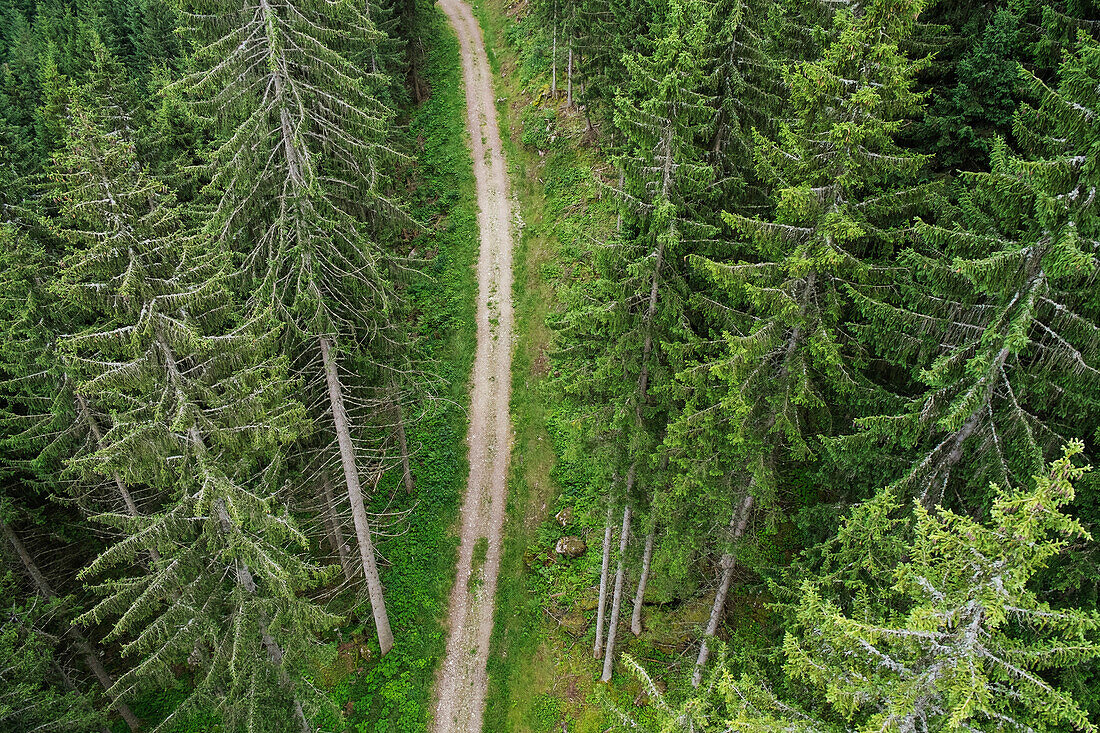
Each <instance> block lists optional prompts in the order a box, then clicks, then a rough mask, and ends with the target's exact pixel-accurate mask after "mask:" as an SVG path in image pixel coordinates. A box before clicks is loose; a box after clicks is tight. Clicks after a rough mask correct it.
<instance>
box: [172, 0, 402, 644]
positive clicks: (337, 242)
mask: <svg viewBox="0 0 1100 733" xmlns="http://www.w3.org/2000/svg"><path fill="white" fill-rule="evenodd" d="M371 7H374V6H371V5H369V4H368V6H364V5H363V4H362V3H358V2H341V3H338V4H336V5H332V4H329V3H323V2H316V1H315V0H302V1H301V2H296V1H291V0H263V2H261V3H260V5H259V6H255V7H254V6H253V5H252V4H251V3H244V4H243V5H241V4H235V3H233V2H230V1H228V0H220V1H218V2H205V1H203V2H194V3H190V4H188V5H187V6H186V8H185V11H184V15H183V23H184V25H185V27H186V28H187V31H188V33H189V35H190V37H191V38H192V40H193V42H194V43H195V44H196V46H197V49H196V52H195V56H194V58H195V65H194V71H193V72H192V73H190V74H189V75H188V76H186V77H185V78H184V79H182V80H181V81H180V82H178V86H179V87H180V88H182V89H183V90H185V92H186V93H187V94H188V95H189V96H190V98H191V100H192V101H193V102H194V104H195V105H196V108H197V109H198V110H199V111H200V112H202V113H204V114H206V115H209V116H210V117H211V118H212V119H213V120H214V123H215V129H216V130H217V131H218V132H219V133H220V139H219V144H218V147H217V148H216V149H215V150H214V152H213V154H212V158H211V166H210V170H211V175H212V180H211V184H210V190H211V191H212V192H213V193H214V194H215V195H216V196H217V197H218V202H217V205H216V207H215V210H214V212H213V215H212V216H211V218H210V223H209V226H208V236H209V237H210V241H211V242H213V243H216V244H218V245H220V246H223V247H225V248H234V249H236V250H237V251H238V252H240V254H241V256H242V258H243V262H244V265H245V271H246V277H245V279H244V280H243V282H242V288H241V289H242V291H243V293H242V294H243V296H244V297H245V299H246V300H247V302H248V303H249V307H250V308H251V309H253V311H254V312H257V313H262V312H270V313H271V314H273V316H274V318H275V319H277V321H278V322H279V323H281V324H283V326H284V327H285V328H284V336H283V338H284V341H283V342H282V345H281V348H282V349H283V350H284V351H285V352H286V353H288V354H289V355H290V356H291V359H292V363H293V365H294V369H295V371H296V372H297V373H298V374H299V375H301V376H302V378H303V383H304V388H305V392H306V399H305V402H306V404H307V405H309V406H310V407H312V408H314V416H315V417H316V418H317V419H316V420H314V426H315V427H317V428H319V429H324V430H325V431H326V433H327V435H328V436H329V441H328V443H327V445H329V446H331V445H332V444H333V443H335V444H336V446H337V448H336V451H335V453H336V455H338V457H339V466H340V471H341V472H342V474H343V478H344V484H345V487H346V491H347V493H348V498H349V502H350V504H351V508H352V517H353V522H354V525H355V530H356V538H357V540H358V544H359V550H360V557H361V559H362V568H363V573H364V575H365V577H366V581H367V587H368V592H369V596H370V603H371V609H372V613H373V615H374V620H375V627H376V632H377V635H378V641H379V645H380V647H381V650H382V653H386V652H388V651H389V650H390V648H391V647H392V645H393V633H392V631H391V629H390V624H389V617H388V614H387V612H386V606H385V599H384V597H383V594H382V583H381V578H380V576H379V573H378V569H377V563H376V559H375V548H374V543H373V539H372V534H371V527H370V518H369V516H368V513H367V508H366V501H365V499H364V495H363V488H362V483H363V482H362V480H361V479H362V477H363V476H364V475H366V476H368V477H369V476H372V475H373V476H374V477H375V478H377V475H378V474H379V473H380V471H381V466H380V465H377V464H376V465H364V464H365V461H364V458H365V456H364V455H361V454H360V451H359V450H358V449H357V448H356V445H355V437H356V436H355V435H354V433H355V432H356V430H357V426H356V424H355V422H354V420H353V417H354V416H349V410H348V408H347V404H346V403H347V402H348V401H349V400H348V397H347V393H348V391H349V390H350V389H353V388H354V387H355V386H356V385H355V384H353V383H352V382H353V380H351V379H349V375H354V372H352V371H351V370H352V368H353V365H355V366H359V364H360V363H361V362H359V361H356V359H357V358H358V357H363V360H362V361H363V362H366V364H367V370H368V371H369V372H370V373H369V374H362V375H356V376H358V377H359V379H358V380H356V381H360V382H361V383H365V384H367V385H369V386H371V387H373V388H375V389H381V390H385V389H389V388H390V387H392V381H393V377H394V375H395V372H394V371H393V370H392V368H391V367H392V364H391V363H390V362H389V360H388V358H387V356H388V355H390V354H392V353H393V352H394V351H399V350H400V347H401V345H402V342H401V338H400V336H401V334H402V331H401V329H400V320H401V319H402V318H403V314H404V312H405V310H406V307H405V305H404V303H403V299H402V296H401V294H400V291H399V290H397V289H396V288H395V287H394V285H393V279H394V278H395V276H397V275H403V274H404V272H405V271H406V270H407V267H405V266H404V264H403V263H402V262H401V260H400V258H399V257H397V256H395V253H393V252H392V250H390V249H388V248H387V247H385V246H384V245H383V242H382V241H381V238H384V237H386V236H388V235H390V234H391V233H392V232H393V225H394V224H395V223H397V224H404V223H406V222H407V221H408V218H407V216H406V215H405V214H404V212H403V210H402V209H401V207H400V205H399V204H398V203H397V202H396V201H394V200H392V199H391V198H390V196H389V195H388V193H387V181H388V179H389V177H388V175H387V173H386V170H387V168H388V167H389V166H392V165H393V164H394V163H395V162H396V161H398V160H401V157H400V156H399V155H398V154H397V153H396V152H395V151H394V150H393V149H392V148H391V147H390V144H389V121H390V118H391V116H392V113H391V112H390V111H389V110H388V109H387V108H386V107H385V106H384V105H383V104H382V103H381V102H380V101H379V99H378V97H377V95H378V94H379V90H380V89H381V88H383V87H385V85H386V83H387V82H386V79H385V77H384V75H383V74H382V71H383V70H382V69H381V68H379V69H378V72H377V73H375V71H374V66H373V64H372V66H371V67H370V70H369V71H368V72H366V73H365V74H364V72H363V71H361V70H360V69H359V68H357V67H356V65H354V64H353V63H352V62H351V59H353V58H354V59H360V60H361V59H364V58H367V59H370V58H377V54H379V53H380V52H381V51H380V48H381V46H382V45H384V40H385V39H384V34H383V33H382V32H381V31H379V30H378V29H377V28H376V26H375V25H374V24H373V23H372V21H371V18H370V15H369V13H370V8H371ZM357 371H363V370H362V369H359V370H357Z"/></svg>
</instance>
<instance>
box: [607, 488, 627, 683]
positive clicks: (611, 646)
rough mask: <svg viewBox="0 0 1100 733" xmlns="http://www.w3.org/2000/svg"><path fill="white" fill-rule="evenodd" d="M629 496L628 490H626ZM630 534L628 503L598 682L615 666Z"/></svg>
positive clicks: (609, 674)
mask: <svg viewBox="0 0 1100 733" xmlns="http://www.w3.org/2000/svg"><path fill="white" fill-rule="evenodd" d="M633 471H634V467H633V466H631V473H633ZM631 483H633V481H632V480H631V477H628V478H627V484H631ZM627 494H628V496H629V491H628V492H627ZM629 536H630V504H627V505H626V506H625V507H624V508H623V528H622V534H620V535H619V569H618V570H616V571H615V595H614V597H613V598H612V600H611V619H610V620H609V621H608V625H607V648H606V649H605V650H604V653H603V676H602V677H600V682H610V681H611V670H612V669H613V668H614V667H615V635H616V634H615V632H616V630H617V629H616V627H617V626H618V625H619V609H620V608H622V602H623V575H624V574H625V565H626V562H625V560H626V540H627V538H628V537H629Z"/></svg>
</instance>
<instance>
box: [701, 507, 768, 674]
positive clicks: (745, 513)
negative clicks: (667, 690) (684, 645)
mask: <svg viewBox="0 0 1100 733" xmlns="http://www.w3.org/2000/svg"><path fill="white" fill-rule="evenodd" d="M752 502H753V498H752V494H751V493H747V494H745V498H744V499H743V500H742V501H741V506H740V507H738V510H737V511H736V512H734V515H733V517H731V518H730V527H731V528H732V529H733V536H732V538H731V539H732V540H734V541H736V540H739V539H741V536H742V535H744V534H745V527H746V526H747V525H748V523H749V513H750V512H751V511H752ZM736 565H737V563H736V562H735V561H734V557H733V553H730V552H727V553H725V554H724V555H722V582H721V583H720V584H719V585H718V593H717V594H716V595H715V596H714V605H713V606H712V607H711V609H710V620H709V621H707V628H706V631H704V632H703V643H702V644H701V645H700V646H699V657H698V658H697V659H696V660H695V672H694V673H692V675H691V684H692V685H693V686H694V687H698V686H699V684H700V683H701V682H702V681H703V668H704V667H705V666H706V664H707V658H708V657H709V656H710V647H709V646H708V645H707V640H708V639H711V638H713V637H714V635H715V634H716V633H718V622H719V621H720V620H721V618H722V613H723V612H724V611H725V608H726V596H727V595H728V594H729V591H730V583H731V582H732V580H733V570H734V568H735V567H736Z"/></svg>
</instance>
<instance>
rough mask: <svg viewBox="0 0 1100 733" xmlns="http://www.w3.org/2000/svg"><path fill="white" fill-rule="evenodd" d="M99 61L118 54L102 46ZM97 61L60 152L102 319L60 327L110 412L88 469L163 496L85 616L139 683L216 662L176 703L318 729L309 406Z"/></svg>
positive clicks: (83, 291)
mask: <svg viewBox="0 0 1100 733" xmlns="http://www.w3.org/2000/svg"><path fill="white" fill-rule="evenodd" d="M101 58H102V59H103V60H102V61H101V63H100V66H101V69H102V70H103V71H105V70H106V69H107V68H108V67H109V65H110V62H109V58H108V57H107V56H106V51H105V49H101ZM102 78H109V75H107V76H106V77H103V76H101V77H99V78H97V79H95V80H94V81H93V82H92V83H90V84H89V85H88V86H87V87H82V88H79V89H77V90H75V91H74V95H73V96H74V99H73V103H72V104H71V106H70V110H69V120H70V122H69V125H68V131H67V137H66V141H65V147H64V149H63V151H61V152H59V153H58V155H57V156H56V162H55V165H56V168H57V181H56V183H55V185H54V187H53V194H54V196H55V197H56V198H57V199H58V201H59V205H60V209H61V215H62V217H63V218H62V220H61V222H60V230H61V233H62V234H63V236H64V237H65V238H66V240H67V241H69V242H70V243H71V245H72V248H73V251H72V254H71V255H69V256H68V257H67V258H66V261H65V263H64V267H63V269H62V272H61V273H60V277H59V284H58V289H59V291H60V293H61V294H62V295H63V297H64V298H65V299H66V300H67V301H69V302H72V303H74V304H76V305H77V306H79V307H81V308H82V309H84V310H85V311H86V312H87V313H88V314H89V315H88V325H87V327H85V328H83V329H81V330H80V331H79V332H76V333H73V334H71V335H68V336H66V337H65V338H64V339H62V343H61V348H62V350H63V352H64V353H65V355H66V357H65V358H66V364H67V368H68V369H70V370H71V373H72V374H74V375H76V380H77V386H76V393H77V395H78V397H81V398H84V399H86V400H88V401H91V402H94V404H96V405H99V406H100V407H101V409H103V410H104V411H108V412H110V414H111V416H112V421H111V423H110V425H109V426H107V427H105V430H104V432H103V435H102V439H101V441H100V443H99V445H98V449H97V450H96V451H95V452H94V453H91V454H89V455H87V456H84V457H82V458H81V460H80V463H81V465H83V466H84V467H85V470H94V471H98V472H100V473H102V474H104V475H106V476H114V477H117V478H119V479H121V481H122V482H124V483H125V484H127V485H138V486H145V487H148V489H149V490H150V491H151V492H153V494H154V495H155V496H156V497H158V498H160V501H161V505H160V507H159V509H158V510H157V511H156V512H153V513H148V514H143V513H135V512H127V513H119V512H112V513H105V514H103V515H101V516H100V517H99V520H100V521H101V522H103V523H105V524H106V525H108V526H111V527H114V528H116V529H118V530H120V531H121V533H122V535H123V538H122V539H120V540H118V541H115V542H113V543H112V544H111V545H110V546H109V547H108V549H106V550H105V551H104V552H103V553H102V554H101V555H100V556H99V557H98V558H97V559H96V560H95V561H94V562H93V563H92V564H91V566H90V567H89V568H88V569H87V570H86V571H85V575H86V576H87V577H88V578H96V579H98V580H99V581H100V582H99V583H98V585H96V586H95V588H94V590H95V591H96V592H97V593H98V594H100V595H101V596H102V599H101V600H99V601H98V603H96V604H95V605H94V606H93V607H92V608H91V609H90V610H89V611H88V612H87V613H86V614H85V615H84V617H83V619H84V620H85V621H87V622H92V621H95V622H100V623H106V622H108V621H109V623H110V633H109V635H108V638H112V639H120V640H124V644H123V649H124V652H125V653H126V654H127V655H128V656H131V657H132V658H134V662H135V665H134V667H133V668H132V669H131V670H130V671H129V672H127V674H125V675H124V676H122V677H121V678H120V679H119V680H118V681H117V682H116V683H115V685H114V687H113V689H112V692H113V693H114V694H116V695H128V694H132V692H133V691H134V690H135V689H136V688H138V687H139V686H140V685H142V684H148V683H149V682H151V681H154V680H155V681H157V682H160V683H161V684H164V683H166V682H167V681H169V680H170V679H172V678H173V677H174V676H175V674H176V671H175V670H176V665H179V664H181V663H184V662H187V661H188V660H190V661H191V662H192V663H193V664H194V665H195V666H197V667H199V668H200V670H201V671H200V672H199V674H198V675H197V677H196V683H195V685H194V687H193V688H192V690H191V692H190V694H189V696H188V697H187V699H186V700H185V701H184V702H183V703H182V704H181V705H180V706H178V707H177V708H176V710H175V711H174V712H173V713H172V715H171V716H170V718H169V720H170V721H171V720H176V719H177V718H179V717H181V716H186V715H190V714H194V713H202V714H210V713H211V712H213V713H216V714H218V716H219V717H220V719H221V720H222V722H223V724H224V725H225V726H226V727H227V728H229V729H248V730H285V729H286V727H285V724H284V722H283V721H285V720H288V719H296V721H297V727H299V728H300V729H301V730H303V731H308V730H311V728H310V724H309V722H308V718H307V715H308V714H312V713H314V712H315V711H316V709H317V708H316V706H317V705H318V704H320V703H321V702H323V700H324V697H323V696H322V695H320V694H317V693H315V692H314V691H313V690H312V688H311V686H310V685H309V684H308V683H306V682H305V681H304V680H303V679H302V678H301V676H300V675H299V674H297V672H296V667H297V666H298V665H300V664H301V663H302V660H303V658H304V657H303V655H305V654H307V653H308V649H309V647H310V645H311V644H312V642H313V638H314V634H315V632H317V631H318V630H319V629H321V628H324V627H325V626H327V625H330V624H331V623H332V622H333V621H334V619H333V618H332V617H330V616H329V615H328V614H326V613H325V612H324V611H322V610H321V609H320V608H319V607H317V606H316V605H314V604H313V603H312V602H311V601H310V600H308V598H306V597H304V596H303V595H302V592H303V591H304V590H306V589H308V588H309V587H310V585H311V584H312V583H313V582H315V579H316V575H315V573H316V569H315V567H314V566H313V565H312V563H311V562H310V561H309V560H307V559H305V557H304V551H305V542H304V538H303V537H302V535H301V533H300V532H299V531H298V530H297V529H296V527H295V524H294V522H293V520H292V519H291V518H290V516H289V513H288V511H287V509H286V507H285V506H283V505H282V502H281V501H280V498H279V491H280V490H281V488H282V479H281V476H280V464H281V450H282V446H283V445H284V444H285V443H286V442H287V441H288V440H289V439H290V438H292V437H293V434H294V431H295V430H296V429H298V424H299V423H300V421H301V420H302V419H303V414H302V409H301V407H300V405H297V404H296V403H295V402H294V400H293V399H291V398H290V389H291V386H292V385H291V383H290V381H289V379H288V378H287V376H286V369H287V367H286V361H285V359H281V358H278V357H276V356H274V355H273V353H272V352H273V343H274V339H275V337H276V330H275V329H273V328H272V327H271V325H270V323H269V322H264V321H260V320H241V319H240V318H239V317H238V315H237V314H236V313H235V312H234V310H235V309H234V307H233V303H232V300H231V299H230V295H229V293H228V291H227V290H226V288H225V282H226V275H225V273H226V267H227V264H228V263H227V262H226V258H224V257H222V258H218V257H212V256H210V253H209V251H204V250H201V249H199V248H198V247H197V246H196V242H195V241H194V240H192V239H190V238H189V237H188V236H187V233H188V231H189V229H188V227H186V226H185V222H184V221H183V220H182V212H180V211H179V209H178V207H177V206H176V205H175V204H174V201H173V199H172V196H171V194H169V193H168V192H167V191H166V190H165V187H164V186H163V184H161V183H160V182H158V181H156V180H155V179H153V178H151V177H150V176H149V175H148V174H147V173H145V171H144V170H143V169H142V168H141V167H140V165H139V164H138V162H137V159H136V157H135V153H134V150H135V146H134V143H133V140H132V137H131V134H132V130H131V123H130V118H129V116H128V114H127V112H126V110H125V109H122V108H120V107H119V106H118V105H115V104H111V103H110V99H109V98H107V102H108V103H106V104H104V103H103V102H104V97H103V95H102V87H101V86H100V85H99V82H100V80H101V79H102Z"/></svg>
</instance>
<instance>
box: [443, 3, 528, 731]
mask: <svg viewBox="0 0 1100 733" xmlns="http://www.w3.org/2000/svg"><path fill="white" fill-rule="evenodd" d="M440 6H441V7H442V9H443V11H444V12H445V13H446V15H447V17H448V19H449V20H450V22H451V25H452V27H453V28H454V30H455V33H456V34H457V36H458V40H459V44H460V47H461V57H462V72H463V80H464V82H465V88H466V113H467V114H466V123H467V130H468V132H469V135H470V141H469V142H470V150H471V153H472V154H473V161H474V177H475V182H476V190H477V199H478V208H479V213H478V229H479V231H480V239H481V247H480V254H479V256H478V262H477V280H478V297H477V351H476V354H475V357H474V366H473V375H472V390H471V398H470V414H469V420H470V428H469V435H468V438H467V443H468V447H469V466H470V474H469V480H468V482H467V486H466V496H465V499H464V500H463V504H462V513H461V520H460V521H461V530H460V538H459V548H458V561H457V570H456V573H455V584H454V586H453V589H452V591H451V597H450V605H449V608H448V616H447V628H448V633H449V637H448V640H447V652H446V656H445V658H444V661H443V665H442V667H441V669H440V673H439V678H438V681H437V698H436V700H437V701H436V706H435V714H434V730H435V731H436V732H437V733H480V731H481V725H482V720H483V716H484V711H485V695H486V688H487V683H488V680H487V674H486V663H487V661H488V657H489V642H490V638H491V636H492V631H493V606H494V599H495V595H496V587H497V574H498V571H499V567H500V557H501V531H502V528H503V525H504V508H505V498H506V493H507V492H506V490H507V483H508V460H509V454H510V451H511V442H512V427H511V419H510V416H509V409H508V408H509V397H510V386H511V369H512V228H513V226H514V222H513V216H512V210H513V209H512V201H511V194H510V187H509V184H508V171H507V167H506V166H505V162H504V151H503V147H502V145H501V140H500V133H499V130H498V128H497V118H496V106H495V104H494V92H493V79H492V72H491V70H490V67H489V59H488V57H487V56H486V53H485V45H484V41H483V38H482V34H481V28H480V26H479V25H478V23H477V20H476V19H475V18H474V16H473V13H472V12H471V10H470V7H469V6H468V5H467V4H466V3H464V2H462V0H442V2H441V3H440Z"/></svg>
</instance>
